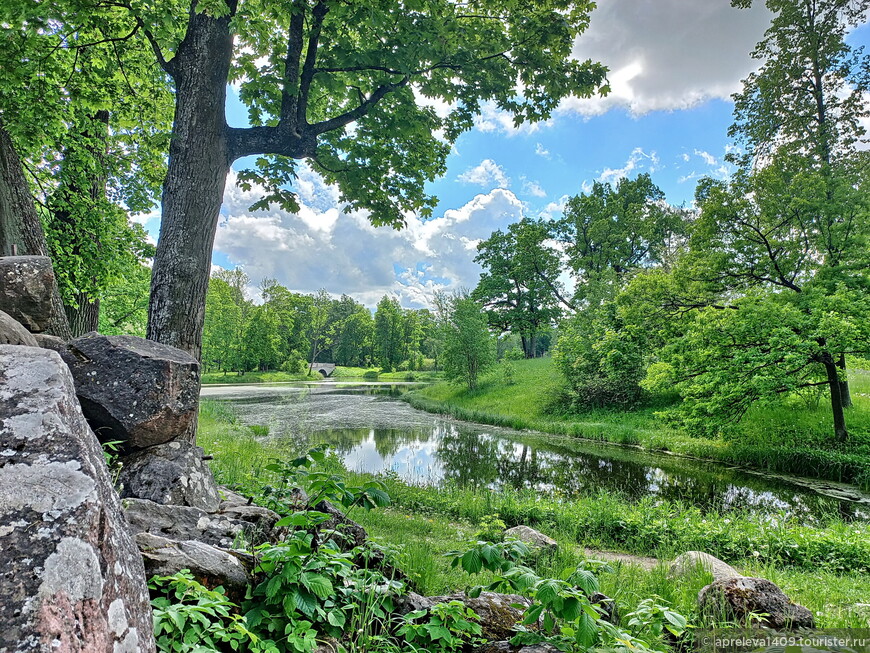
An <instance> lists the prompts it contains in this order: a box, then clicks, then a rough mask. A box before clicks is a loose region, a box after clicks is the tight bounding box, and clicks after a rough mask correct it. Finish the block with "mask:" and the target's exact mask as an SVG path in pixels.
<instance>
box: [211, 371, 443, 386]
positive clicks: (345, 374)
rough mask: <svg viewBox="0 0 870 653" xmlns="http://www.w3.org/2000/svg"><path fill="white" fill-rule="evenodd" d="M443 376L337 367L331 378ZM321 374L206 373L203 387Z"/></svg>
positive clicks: (422, 378)
mask: <svg viewBox="0 0 870 653" xmlns="http://www.w3.org/2000/svg"><path fill="white" fill-rule="evenodd" d="M442 376H443V374H442V373H441V372H433V371H431V370H429V371H414V372H411V371H407V372H385V373H380V371H379V370H378V369H377V368H364V367H336V368H335V371H334V372H333V373H332V375H331V376H330V377H329V378H330V379H332V380H342V381H344V380H347V381H351V380H360V379H362V380H366V381H437V380H439V379H440V378H441V377H442ZM322 380H323V377H322V376H321V375H320V374H317V373H314V374H310V375H308V374H305V373H304V372H303V373H300V374H292V373H290V372H280V371H273V372H245V373H244V374H241V375H240V374H236V373H235V372H226V373H224V372H206V373H204V374H203V375H202V377H201V381H202V384H203V385H215V384H225V383H229V384H232V385H235V384H242V383H286V382H291V381H322Z"/></svg>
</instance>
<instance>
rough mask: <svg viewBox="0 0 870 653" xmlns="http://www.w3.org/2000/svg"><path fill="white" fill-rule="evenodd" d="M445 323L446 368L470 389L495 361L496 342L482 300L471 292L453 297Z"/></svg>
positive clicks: (448, 372)
mask: <svg viewBox="0 0 870 653" xmlns="http://www.w3.org/2000/svg"><path fill="white" fill-rule="evenodd" d="M449 305H450V309H449V317H448V319H447V323H446V324H445V344H444V371H445V372H446V373H447V378H448V379H452V380H459V381H462V382H463V383H465V384H466V385H467V386H468V389H469V390H475V389H476V388H477V382H478V379H479V377H480V374H481V373H482V372H484V371H485V370H486V369H487V368H488V367H489V366H490V365H492V364H493V362H495V343H494V341H493V337H492V335H491V334H490V332H489V327H488V325H487V320H486V316H485V315H484V314H483V312H482V310H481V306H480V304H478V303H477V302H476V301H474V300H473V299H471V298H470V297H468V296H461V295H457V296H454V297H453V298H452V299H451V300H450V304H449Z"/></svg>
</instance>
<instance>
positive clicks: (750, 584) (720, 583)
mask: <svg viewBox="0 0 870 653" xmlns="http://www.w3.org/2000/svg"><path fill="white" fill-rule="evenodd" d="M698 605H699V607H700V609H701V613H702V614H710V615H716V617H717V618H720V616H721V615H723V614H724V616H725V618H726V619H728V620H731V621H735V622H737V623H738V624H745V623H746V621H747V619H748V618H749V615H750V613H754V614H761V613H764V614H767V615H769V616H767V617H765V618H764V619H763V620H762V621H760V622H759V623H758V624H757V625H764V626H767V627H769V628H773V629H775V630H783V629H797V628H813V627H815V621H816V620H815V617H814V616H813V613H812V612H810V611H809V610H807V609H806V608H805V607H804V606H802V605H798V604H796V603H793V602H792V601H791V600H789V598H788V597H787V596H786V595H785V594H784V593H783V591H782V590H781V589H780V588H779V587H778V586H777V585H775V584H774V583H772V582H770V581H769V580H767V579H764V578H749V577H746V576H740V577H738V578H724V579H722V580H716V581H714V582H712V583H710V584H709V585H707V586H706V587H704V588H703V589H702V590H701V591H700V592H699V593H698ZM754 625H755V624H754Z"/></svg>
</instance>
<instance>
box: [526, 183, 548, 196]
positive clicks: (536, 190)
mask: <svg viewBox="0 0 870 653" xmlns="http://www.w3.org/2000/svg"><path fill="white" fill-rule="evenodd" d="M523 192H524V193H526V194H527V195H531V196H532V197H546V196H547V191H545V190H544V189H543V188H541V184H540V183H538V182H537V181H531V180H529V179H525V180H523Z"/></svg>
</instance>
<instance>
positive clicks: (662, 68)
mask: <svg viewBox="0 0 870 653" xmlns="http://www.w3.org/2000/svg"><path fill="white" fill-rule="evenodd" d="M769 22H770V13H769V12H768V11H767V9H766V8H765V7H764V4H763V3H761V2H756V3H753V6H752V8H751V9H735V8H733V7H731V3H730V2H729V1H728V0H703V1H702V2H701V1H699V0H611V1H610V2H602V3H599V5H598V8H597V9H595V10H594V11H593V12H592V19H591V23H590V26H589V29H588V30H587V31H586V33H584V34H582V35H581V36H580V37H579V38H578V39H577V41H576V43H575V46H574V54H575V55H576V56H577V57H578V58H580V59H582V60H585V59H587V58H589V59H592V60H596V61H601V62H602V63H604V64H605V65H607V66H608V67H609V68H610V71H611V72H610V75H609V77H610V82H611V87H612V93H611V94H610V96H608V97H607V98H604V99H592V100H570V101H568V102H566V103H565V105H564V106H563V110H567V111H576V112H578V113H581V114H584V115H597V114H601V113H603V112H605V111H607V110H609V109H611V108H614V107H625V108H628V109H629V110H630V111H631V112H632V113H634V114H643V113H646V112H648V111H655V110H672V109H682V108H686V107H690V106H693V105H695V104H698V103H700V102H703V101H706V100H709V99H711V98H722V99H728V98H730V96H731V94H732V93H734V92H735V91H737V90H739V88H740V80H741V79H743V78H744V77H746V75H747V74H749V73H750V72H752V71H753V70H754V69H755V68H756V67H757V62H755V61H753V59H752V58H751V57H750V56H749V53H750V52H751V51H752V50H753V48H754V47H755V44H756V43H757V42H758V41H759V40H760V39H761V37H762V36H763V35H764V31H765V30H766V29H767V27H768V24H769Z"/></svg>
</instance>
